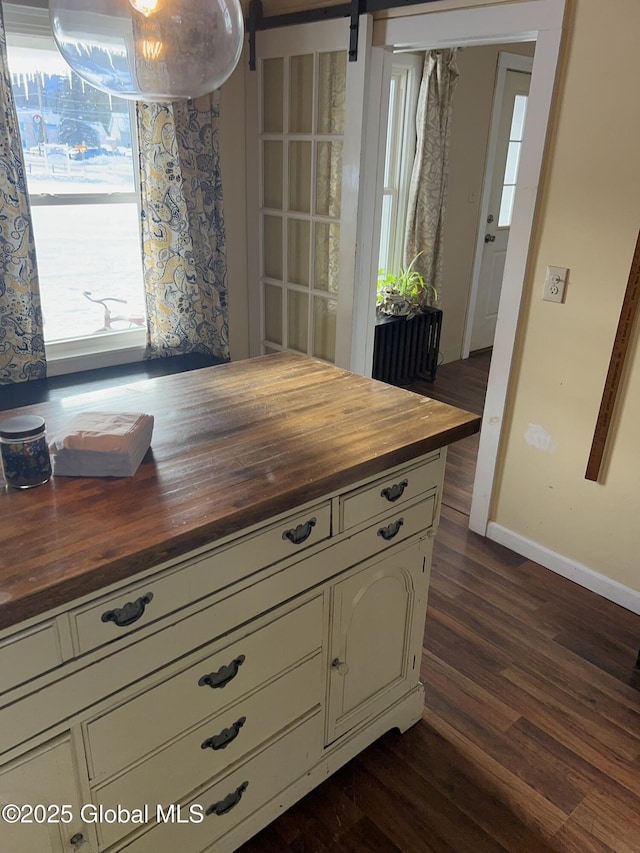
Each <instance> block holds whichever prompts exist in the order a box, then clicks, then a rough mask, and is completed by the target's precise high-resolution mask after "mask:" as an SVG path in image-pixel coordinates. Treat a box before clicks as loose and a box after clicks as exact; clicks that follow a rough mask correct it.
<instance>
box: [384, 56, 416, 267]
mask: <svg viewBox="0 0 640 853" xmlns="http://www.w3.org/2000/svg"><path fill="white" fill-rule="evenodd" d="M422 64H423V57H422V56H416V55H415V54H410V53H406V54H397V55H396V56H394V58H393V66H392V71H391V88H390V91H389V119H388V126H387V148H386V154H385V164H384V189H383V195H382V225H381V231H380V254H379V259H378V267H379V268H380V269H381V270H385V271H388V270H398V269H399V268H400V267H401V266H402V264H403V252H404V232H405V225H406V211H407V197H408V193H409V183H410V181H411V171H412V168H413V158H414V155H415V147H416V131H415V125H416V108H417V104H418V92H419V90H420V77H421V74H422Z"/></svg>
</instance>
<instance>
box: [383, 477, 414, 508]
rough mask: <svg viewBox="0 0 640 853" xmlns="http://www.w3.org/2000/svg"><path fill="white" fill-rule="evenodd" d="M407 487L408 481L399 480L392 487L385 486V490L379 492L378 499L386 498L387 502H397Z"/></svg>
mask: <svg viewBox="0 0 640 853" xmlns="http://www.w3.org/2000/svg"><path fill="white" fill-rule="evenodd" d="M408 485H409V481H408V480H401V481H400V482H399V483H394V484H393V486H387V488H386V489H383V490H382V491H381V492H380V497H382V498H386V499H387V500H388V501H391V503H393V502H394V501H397V500H398V498H399V497H402V493H403V492H404V490H405V489H406V488H407V486H408Z"/></svg>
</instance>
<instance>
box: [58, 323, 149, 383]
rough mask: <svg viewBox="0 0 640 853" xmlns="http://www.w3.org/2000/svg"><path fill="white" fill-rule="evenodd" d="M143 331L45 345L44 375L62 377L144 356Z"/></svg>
mask: <svg viewBox="0 0 640 853" xmlns="http://www.w3.org/2000/svg"><path fill="white" fill-rule="evenodd" d="M145 345H146V332H145V330H144V329H126V330H124V331H122V332H105V333H104V334H99V335H91V336H89V337H86V338H72V339H70V340H66V341H54V342H52V343H50V344H45V352H46V355H47V375H48V376H62V375H64V374H66V373H77V372H78V371H86V370H98V369H100V368H103V367H114V366H116V365H121V364H131V363H132V362H136V361H142V360H143V359H144V353H145Z"/></svg>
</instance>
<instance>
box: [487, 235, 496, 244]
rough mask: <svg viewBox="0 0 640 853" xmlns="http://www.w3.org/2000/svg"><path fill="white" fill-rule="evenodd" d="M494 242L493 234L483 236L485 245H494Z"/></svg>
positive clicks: (494, 236)
mask: <svg viewBox="0 0 640 853" xmlns="http://www.w3.org/2000/svg"><path fill="white" fill-rule="evenodd" d="M495 241H496V235H495V234H485V235H484V242H485V243H495Z"/></svg>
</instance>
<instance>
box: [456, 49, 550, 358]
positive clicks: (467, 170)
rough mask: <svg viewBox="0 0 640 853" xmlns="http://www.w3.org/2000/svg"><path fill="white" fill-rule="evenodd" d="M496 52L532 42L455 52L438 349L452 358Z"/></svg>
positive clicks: (461, 316)
mask: <svg viewBox="0 0 640 853" xmlns="http://www.w3.org/2000/svg"><path fill="white" fill-rule="evenodd" d="M501 51H504V52H506V53H520V54H525V55H527V56H533V52H534V45H533V44H504V45H486V46H482V47H468V48H465V49H464V50H463V51H461V52H460V53H459V55H458V71H459V74H460V76H459V78H458V85H457V87H456V91H455V94H454V97H453V121H452V123H451V148H450V152H449V191H448V195H447V208H446V214H445V224H444V279H443V284H442V299H441V307H442V310H443V323H442V336H441V338H440V351H441V353H442V357H443V361H444V362H448V361H455V360H456V359H459V358H460V356H461V353H462V341H463V337H464V330H465V324H466V318H467V305H468V302H469V291H470V288H471V275H472V272H473V258H474V253H475V248H476V238H477V234H478V224H479V214H480V202H481V198H482V186H483V176H484V167H485V162H486V158H487V141H488V137H489V125H490V122H491V107H492V104H493V90H494V86H495V80H496V70H497V66H498V56H499V54H500V52H501Z"/></svg>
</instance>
